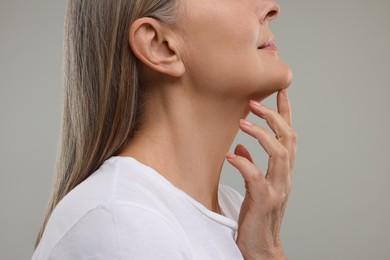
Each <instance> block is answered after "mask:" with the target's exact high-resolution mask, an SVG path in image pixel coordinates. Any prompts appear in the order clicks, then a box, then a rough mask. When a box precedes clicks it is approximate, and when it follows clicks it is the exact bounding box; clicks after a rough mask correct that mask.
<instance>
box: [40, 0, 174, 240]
mask: <svg viewBox="0 0 390 260" xmlns="http://www.w3.org/2000/svg"><path fill="white" fill-rule="evenodd" d="M176 4H177V2H176V1H175V0H109V1H101V0H69V1H68V7H67V11H66V17H65V28H64V46H63V51H64V56H63V104H62V109H63V110H62V122H61V131H60V138H59V144H58V151H57V158H56V165H55V173H56V177H55V180H54V185H53V187H52V191H51V195H50V199H49V201H48V206H47V211H46V214H45V217H44V220H43V223H42V226H41V229H40V231H39V233H38V236H37V239H36V242H35V248H36V247H37V246H38V244H39V242H40V240H41V238H42V235H43V232H44V230H45V227H46V224H47V222H48V219H49V217H50V215H51V213H52V212H53V210H54V208H55V207H56V205H57V204H58V203H59V202H60V200H61V199H62V198H64V197H65V195H66V194H68V193H69V192H70V191H71V190H72V189H73V188H75V187H76V186H77V185H78V184H80V183H81V182H82V181H84V180H85V179H86V178H87V177H89V176H90V175H91V174H92V173H93V172H94V171H95V170H97V169H98V168H99V167H100V166H101V165H102V164H103V162H104V161H105V160H106V159H108V158H109V157H111V156H113V155H115V154H116V153H118V152H119V151H120V150H121V149H122V148H123V147H124V146H125V145H126V143H127V142H128V141H129V140H130V138H131V137H132V136H133V134H134V131H135V130H136V128H137V126H138V124H139V123H140V117H141V116H140V113H141V110H140V107H141V106H142V93H143V91H142V87H141V82H142V81H141V79H140V75H139V69H138V66H139V65H137V64H138V62H137V59H136V57H135V56H134V54H133V53H132V51H131V48H130V45H129V40H128V39H129V37H128V32H129V30H130V26H131V24H132V23H133V22H134V21H135V20H136V19H138V18H141V17H152V18H155V19H157V20H159V21H160V22H162V23H164V24H168V25H173V24H174V22H175V20H176V18H177V15H176V13H177V12H176V11H177V5H176Z"/></svg>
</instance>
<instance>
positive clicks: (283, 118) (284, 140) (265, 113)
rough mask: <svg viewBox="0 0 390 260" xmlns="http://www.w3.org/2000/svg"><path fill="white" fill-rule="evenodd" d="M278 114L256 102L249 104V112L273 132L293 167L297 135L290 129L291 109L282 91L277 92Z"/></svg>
mask: <svg viewBox="0 0 390 260" xmlns="http://www.w3.org/2000/svg"><path fill="white" fill-rule="evenodd" d="M277 98H278V111H279V113H278V112H275V111H274V110H272V109H270V108H268V107H266V106H263V105H261V104H260V103H258V102H256V101H251V102H250V110H251V112H252V113H254V114H255V115H257V116H259V117H260V118H262V119H265V120H266V122H267V124H268V125H269V127H270V128H271V129H272V130H273V131H274V132H275V134H276V139H277V140H278V141H279V142H280V143H281V144H282V145H283V146H284V147H286V148H287V151H288V153H289V156H290V166H291V167H293V164H294V160H295V154H296V140H297V135H296V133H295V132H294V131H293V130H292V128H291V109H290V105H289V102H288V100H287V95H286V96H284V94H283V92H282V91H279V92H278V97H277Z"/></svg>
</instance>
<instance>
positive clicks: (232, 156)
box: [226, 153, 236, 159]
mask: <svg viewBox="0 0 390 260" xmlns="http://www.w3.org/2000/svg"><path fill="white" fill-rule="evenodd" d="M226 158H228V159H233V158H236V155H235V154H233V153H227V154H226Z"/></svg>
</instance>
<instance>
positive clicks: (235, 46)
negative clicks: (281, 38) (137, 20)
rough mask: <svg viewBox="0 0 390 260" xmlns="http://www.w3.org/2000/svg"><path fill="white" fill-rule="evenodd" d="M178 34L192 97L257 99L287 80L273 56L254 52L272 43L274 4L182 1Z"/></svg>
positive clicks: (233, 0)
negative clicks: (193, 89)
mask: <svg viewBox="0 0 390 260" xmlns="http://www.w3.org/2000/svg"><path fill="white" fill-rule="evenodd" d="M181 3H183V4H184V6H183V7H184V10H185V11H184V13H183V15H182V16H180V18H179V22H178V30H179V31H180V34H179V35H181V39H182V44H181V52H182V54H183V57H184V58H183V59H184V63H185V67H186V72H187V75H188V77H189V79H190V80H191V82H192V83H194V84H193V85H194V86H196V88H197V89H196V90H197V91H201V93H203V92H204V91H207V92H204V93H207V94H216V96H219V97H221V95H222V96H223V97H227V96H234V97H237V96H242V97H245V98H248V97H250V98H253V99H262V98H265V97H267V96H269V95H270V94H272V93H274V92H275V91H277V90H278V89H282V88H286V87H288V85H289V84H290V82H291V80H292V73H291V70H290V68H289V67H288V66H287V65H286V64H284V63H283V62H281V61H280V60H279V56H278V51H275V50H272V48H268V49H259V47H260V46H261V45H263V44H265V43H266V42H267V41H269V40H271V41H272V38H273V34H272V33H271V31H270V29H269V22H270V21H271V20H272V19H274V18H275V17H276V16H277V15H278V13H279V6H278V5H277V4H276V3H275V1H274V0H185V1H182V2H181Z"/></svg>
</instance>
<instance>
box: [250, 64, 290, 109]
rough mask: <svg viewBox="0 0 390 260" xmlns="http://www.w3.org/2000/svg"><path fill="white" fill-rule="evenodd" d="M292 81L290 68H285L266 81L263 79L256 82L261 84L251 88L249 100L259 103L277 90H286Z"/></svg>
mask: <svg viewBox="0 0 390 260" xmlns="http://www.w3.org/2000/svg"><path fill="white" fill-rule="evenodd" d="M292 79H293V74H292V71H291V69H290V68H288V67H287V68H284V69H283V70H278V73H276V74H274V75H272V77H269V78H268V79H267V80H266V81H264V78H263V79H262V80H261V79H259V81H258V82H261V84H257V85H256V86H254V87H253V91H252V93H251V94H250V95H249V99H254V100H257V101H259V102H260V101H262V100H264V99H266V98H267V97H269V96H271V95H272V94H274V93H276V92H278V91H279V90H281V89H285V88H288V87H289V86H290V84H291V82H292Z"/></svg>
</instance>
